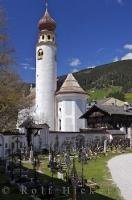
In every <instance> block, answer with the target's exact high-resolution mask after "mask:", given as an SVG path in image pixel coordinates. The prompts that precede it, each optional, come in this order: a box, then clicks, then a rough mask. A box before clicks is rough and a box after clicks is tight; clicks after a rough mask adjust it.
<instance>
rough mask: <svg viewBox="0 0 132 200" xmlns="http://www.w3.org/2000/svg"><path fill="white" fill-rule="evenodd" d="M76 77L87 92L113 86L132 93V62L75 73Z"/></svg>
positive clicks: (117, 63) (127, 61)
mask: <svg viewBox="0 0 132 200" xmlns="http://www.w3.org/2000/svg"><path fill="white" fill-rule="evenodd" d="M74 76H75V77H76V79H77V80H78V82H79V83H80V85H81V86H82V87H83V88H84V89H85V90H89V89H92V88H96V89H101V88H105V87H109V86H110V85H113V86H120V87H122V89H123V91H125V92H128V91H132V60H125V61H118V62H114V63H110V64H106V65H101V66H98V67H95V68H92V69H84V70H81V71H79V72H77V73H74ZM61 79H63V78H62V77H61Z"/></svg>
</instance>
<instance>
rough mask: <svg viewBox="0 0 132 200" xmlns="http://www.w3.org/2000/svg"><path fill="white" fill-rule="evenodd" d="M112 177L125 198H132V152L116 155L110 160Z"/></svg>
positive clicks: (130, 199)
mask: <svg viewBox="0 0 132 200" xmlns="http://www.w3.org/2000/svg"><path fill="white" fill-rule="evenodd" d="M108 167H109V169H110V171H111V175H112V179H113V181H114V182H115V183H116V185H117V186H118V188H119V189H120V191H121V195H122V196H123V198H124V199H125V200H132V154H124V155H120V156H116V157H115V158H113V159H111V160H110V161H109V162H108Z"/></svg>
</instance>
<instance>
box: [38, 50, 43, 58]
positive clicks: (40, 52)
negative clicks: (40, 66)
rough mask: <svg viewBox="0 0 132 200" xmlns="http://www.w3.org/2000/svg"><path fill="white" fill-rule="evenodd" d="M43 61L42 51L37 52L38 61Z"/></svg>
mask: <svg viewBox="0 0 132 200" xmlns="http://www.w3.org/2000/svg"><path fill="white" fill-rule="evenodd" d="M42 59H43V50H42V49H39V50H38V60H42Z"/></svg>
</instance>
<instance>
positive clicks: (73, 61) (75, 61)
mask: <svg viewBox="0 0 132 200" xmlns="http://www.w3.org/2000/svg"><path fill="white" fill-rule="evenodd" d="M80 64H81V61H80V59H79V58H72V59H71V60H70V63H69V65H70V66H71V67H77V66H79V65H80Z"/></svg>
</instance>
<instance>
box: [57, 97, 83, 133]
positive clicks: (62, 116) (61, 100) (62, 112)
mask: <svg viewBox="0 0 132 200" xmlns="http://www.w3.org/2000/svg"><path fill="white" fill-rule="evenodd" d="M57 111H58V114H57V121H58V122H57V129H56V130H57V131H68V132H76V131H79V130H80V129H82V128H85V120H84V119H80V117H81V115H83V114H84V113H85V111H86V96H85V95H81V94H63V95H58V96H57ZM60 120H61V126H60ZM60 127H61V129H60Z"/></svg>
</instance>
